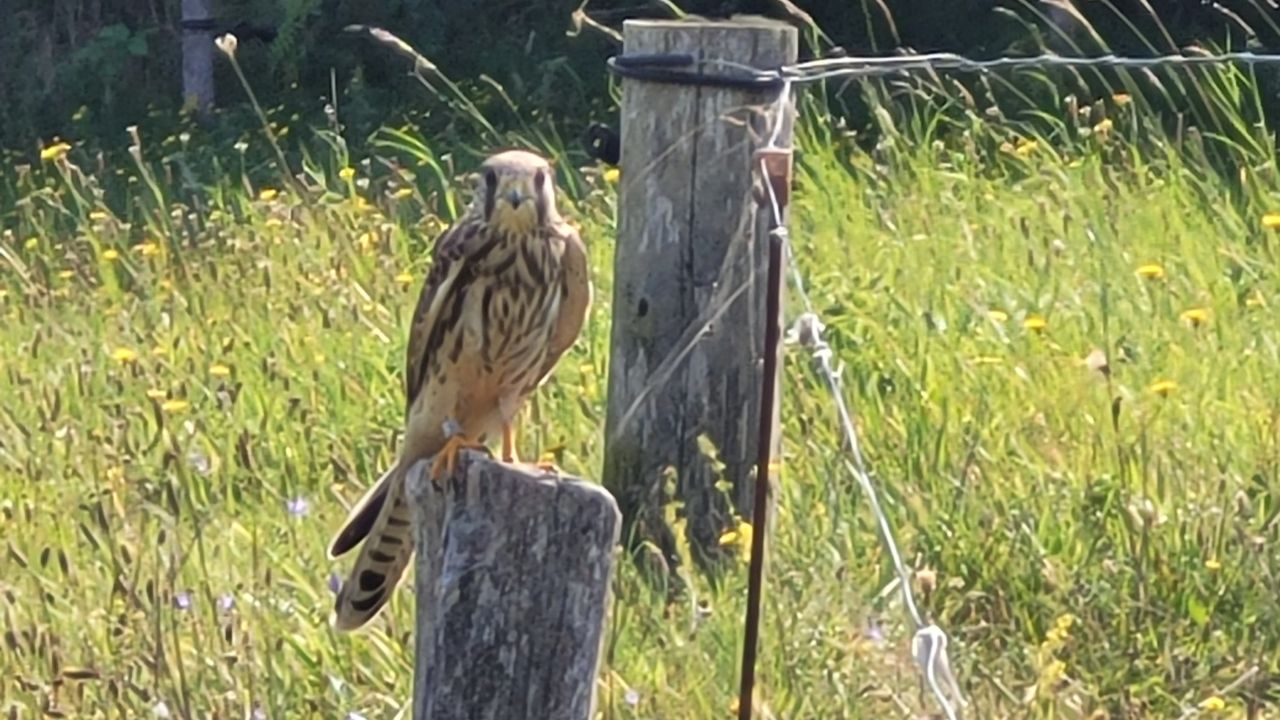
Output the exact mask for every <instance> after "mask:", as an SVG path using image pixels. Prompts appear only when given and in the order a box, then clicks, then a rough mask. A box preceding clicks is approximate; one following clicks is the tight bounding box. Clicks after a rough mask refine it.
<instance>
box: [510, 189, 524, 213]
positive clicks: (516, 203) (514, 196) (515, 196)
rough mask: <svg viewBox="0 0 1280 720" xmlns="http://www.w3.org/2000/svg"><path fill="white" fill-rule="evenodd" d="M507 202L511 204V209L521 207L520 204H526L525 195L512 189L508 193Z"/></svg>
mask: <svg viewBox="0 0 1280 720" xmlns="http://www.w3.org/2000/svg"><path fill="white" fill-rule="evenodd" d="M507 202H509V203H511V209H513V210H514V209H516V208H518V207H520V203H522V202H524V193H522V192H520V191H519V190H517V189H515V188H512V189H511V190H508V191H507Z"/></svg>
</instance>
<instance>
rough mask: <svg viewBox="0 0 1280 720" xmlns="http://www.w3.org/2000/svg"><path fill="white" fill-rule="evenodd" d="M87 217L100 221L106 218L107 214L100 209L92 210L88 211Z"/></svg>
mask: <svg viewBox="0 0 1280 720" xmlns="http://www.w3.org/2000/svg"><path fill="white" fill-rule="evenodd" d="M89 219H90V220H92V221H94V222H102V221H103V220H106V219H107V214H106V213H104V212H102V211H101V210H94V211H92V212H90V213H89Z"/></svg>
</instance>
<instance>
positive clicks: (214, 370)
mask: <svg viewBox="0 0 1280 720" xmlns="http://www.w3.org/2000/svg"><path fill="white" fill-rule="evenodd" d="M209 374H210V375H212V376H214V377H216V378H224V377H228V376H229V375H231V368H229V367H227V366H226V365H223V364H222V363H217V364H215V365H214V366H213V367H211V368H209Z"/></svg>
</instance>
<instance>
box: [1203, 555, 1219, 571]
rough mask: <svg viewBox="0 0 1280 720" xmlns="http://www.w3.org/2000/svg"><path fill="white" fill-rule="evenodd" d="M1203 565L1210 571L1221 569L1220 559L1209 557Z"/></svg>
mask: <svg viewBox="0 0 1280 720" xmlns="http://www.w3.org/2000/svg"><path fill="white" fill-rule="evenodd" d="M1204 567H1205V569H1206V570H1209V571H1210V572H1218V571H1219V570H1221V569H1222V561H1220V560H1215V559H1213V558H1210V559H1208V560H1205V561H1204Z"/></svg>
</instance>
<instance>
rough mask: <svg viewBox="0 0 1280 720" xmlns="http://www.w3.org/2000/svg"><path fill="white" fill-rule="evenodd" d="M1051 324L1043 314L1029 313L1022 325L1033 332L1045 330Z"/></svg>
mask: <svg viewBox="0 0 1280 720" xmlns="http://www.w3.org/2000/svg"><path fill="white" fill-rule="evenodd" d="M1048 326H1049V321H1047V320H1045V319H1044V317H1043V316H1041V315H1028V316H1027V319H1026V320H1023V321H1022V327H1024V328H1026V329H1028V330H1030V331H1032V332H1044V329H1045V328H1046V327H1048Z"/></svg>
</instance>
